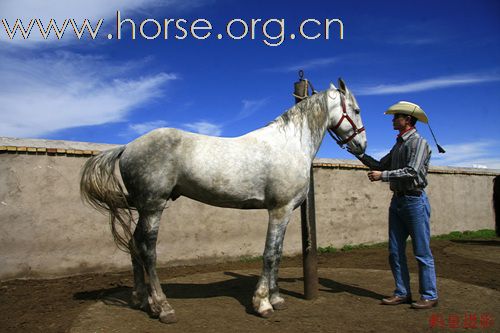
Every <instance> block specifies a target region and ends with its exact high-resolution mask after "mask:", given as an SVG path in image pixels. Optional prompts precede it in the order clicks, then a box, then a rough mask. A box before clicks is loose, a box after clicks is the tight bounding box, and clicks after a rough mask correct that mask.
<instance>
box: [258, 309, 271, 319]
mask: <svg viewBox="0 0 500 333" xmlns="http://www.w3.org/2000/svg"><path fill="white" fill-rule="evenodd" d="M273 312H274V311H273V309H268V310H265V311H263V312H261V313H260V316H261V317H262V318H269V317H271V316H272V315H273Z"/></svg>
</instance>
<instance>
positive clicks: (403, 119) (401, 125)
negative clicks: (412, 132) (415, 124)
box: [392, 113, 410, 131]
mask: <svg viewBox="0 0 500 333" xmlns="http://www.w3.org/2000/svg"><path fill="white" fill-rule="evenodd" d="M407 124H410V117H409V116H407V115H404V114H400V113H396V114H395V115H394V117H393V118H392V126H393V127H394V129H395V130H397V131H400V130H403V129H405V128H406V125H407Z"/></svg>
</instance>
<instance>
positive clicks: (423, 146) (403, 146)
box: [358, 128, 431, 192]
mask: <svg viewBox="0 0 500 333" xmlns="http://www.w3.org/2000/svg"><path fill="white" fill-rule="evenodd" d="M358 159H359V160H360V161H361V162H362V163H363V164H364V165H366V166H367V167H369V168H370V169H372V170H378V171H382V181H384V182H390V188H391V190H392V191H395V192H404V191H414V190H422V189H424V188H425V187H426V186H427V171H428V169H429V161H430V159H431V149H430V147H429V144H428V143H427V141H426V140H425V139H424V138H422V137H421V136H420V135H419V134H418V133H417V130H416V129H414V128H413V129H411V130H409V131H408V132H406V133H404V134H403V135H401V136H398V139H397V141H396V144H395V145H394V147H392V149H391V151H390V152H389V154H387V155H385V156H384V157H382V159H381V160H380V161H377V160H375V159H374V158H373V157H371V156H368V155H362V156H358Z"/></svg>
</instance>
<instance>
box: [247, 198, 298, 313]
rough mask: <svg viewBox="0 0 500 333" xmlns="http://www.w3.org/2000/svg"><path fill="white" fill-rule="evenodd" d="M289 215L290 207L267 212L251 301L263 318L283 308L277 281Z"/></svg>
mask: <svg viewBox="0 0 500 333" xmlns="http://www.w3.org/2000/svg"><path fill="white" fill-rule="evenodd" d="M291 214H292V209H291V208H290V207H282V208H279V209H273V210H270V211H269V225H268V229H267V237H266V247H265V250H264V257H263V268H262V275H261V277H260V279H259V283H258V284H257V288H256V290H255V294H254V296H253V300H252V303H253V307H254V309H255V311H257V312H258V313H259V314H260V315H261V316H263V317H269V316H270V315H271V314H272V313H273V309H276V310H280V309H284V308H285V300H284V299H283V298H282V297H281V296H280V295H279V288H278V283H277V279H278V269H279V264H280V261H281V254H282V250H283V239H284V237H285V231H286V227H287V225H288V222H289V221H290V216H291Z"/></svg>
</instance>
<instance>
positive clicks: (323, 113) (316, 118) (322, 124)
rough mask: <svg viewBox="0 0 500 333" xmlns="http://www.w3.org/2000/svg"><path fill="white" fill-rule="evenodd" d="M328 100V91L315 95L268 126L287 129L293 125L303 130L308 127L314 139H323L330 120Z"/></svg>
mask: <svg viewBox="0 0 500 333" xmlns="http://www.w3.org/2000/svg"><path fill="white" fill-rule="evenodd" d="M326 98H327V94H326V91H322V92H320V93H317V94H314V95H312V96H310V97H308V98H306V99H305V100H303V101H301V102H300V103H298V104H296V105H295V106H293V107H292V108H290V109H288V110H287V111H286V112H285V113H283V114H282V115H281V116H279V117H277V118H276V119H274V120H273V121H272V122H270V123H269V124H268V126H269V125H276V126H277V127H278V128H281V129H285V128H286V127H288V126H289V125H290V124H293V125H294V126H295V127H296V128H298V129H300V130H302V129H303V128H304V127H303V126H304V125H307V127H308V128H309V130H310V133H311V135H312V136H313V137H314V139H321V138H322V137H323V134H324V131H325V129H326V122H327V119H328V114H327V104H326Z"/></svg>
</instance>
